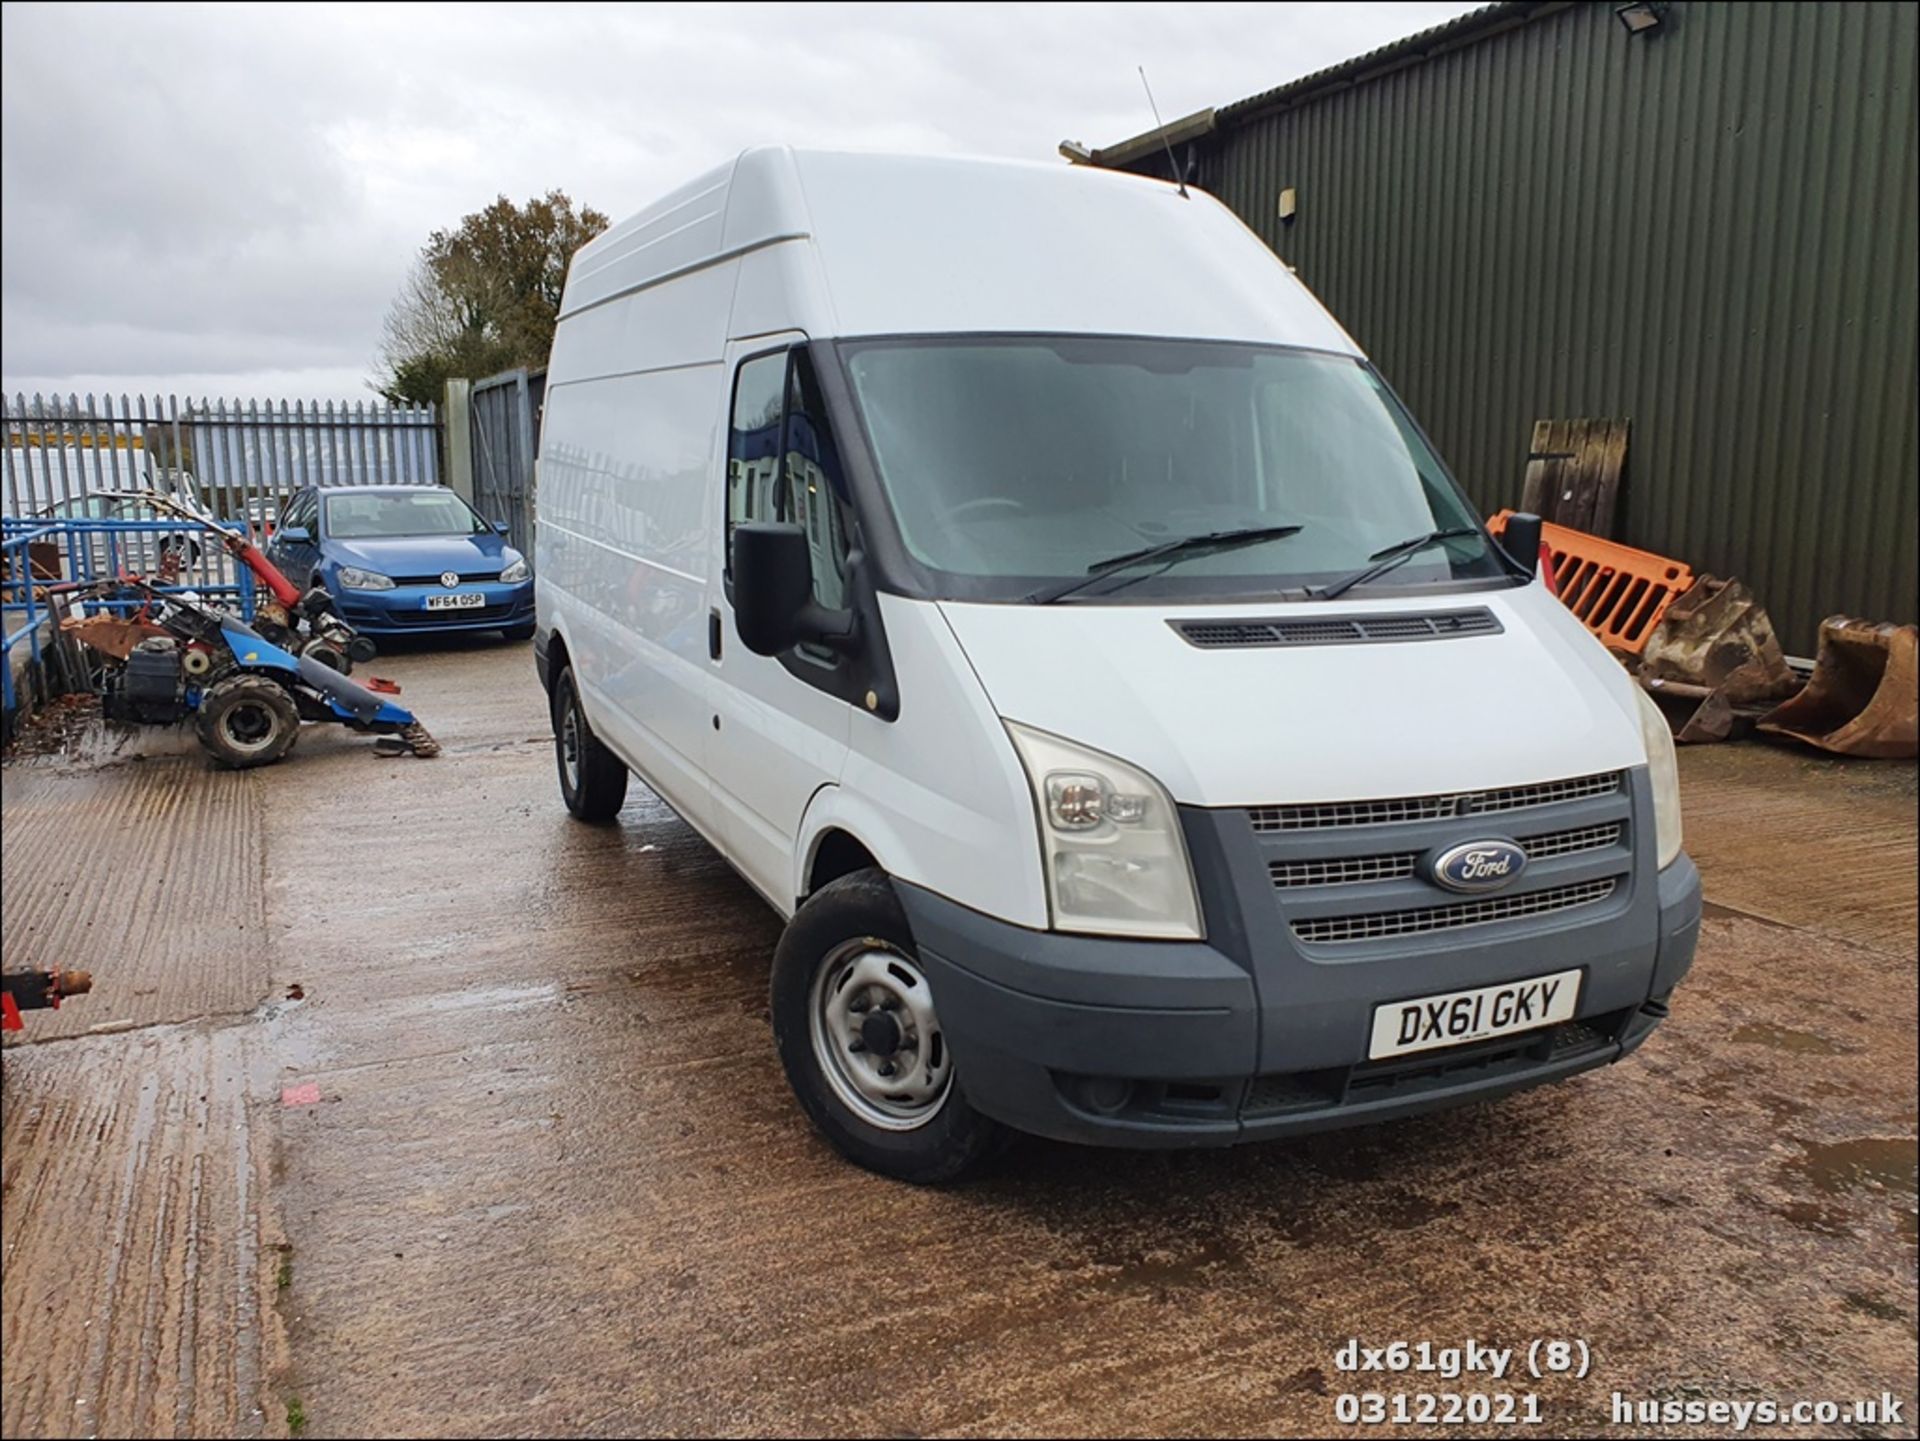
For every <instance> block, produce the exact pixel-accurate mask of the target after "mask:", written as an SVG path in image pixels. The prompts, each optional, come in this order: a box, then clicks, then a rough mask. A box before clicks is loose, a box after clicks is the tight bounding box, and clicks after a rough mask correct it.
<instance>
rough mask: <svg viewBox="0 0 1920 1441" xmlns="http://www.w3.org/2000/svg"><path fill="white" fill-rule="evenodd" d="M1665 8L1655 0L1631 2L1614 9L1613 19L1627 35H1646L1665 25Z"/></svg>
mask: <svg viewBox="0 0 1920 1441" xmlns="http://www.w3.org/2000/svg"><path fill="white" fill-rule="evenodd" d="M1666 12H1667V7H1666V6H1664V5H1661V4H1657V3H1655V0H1632V3H1630V4H1626V5H1619V6H1615V7H1614V11H1613V18H1614V19H1616V20H1618V21H1619V22H1620V25H1621V28H1622V29H1624V30H1625V31H1626V32H1627V34H1629V35H1646V34H1648V33H1650V32H1652V31H1655V30H1658V29H1659V28H1660V27H1661V26H1662V25H1664V24H1666V23H1667V13H1666Z"/></svg>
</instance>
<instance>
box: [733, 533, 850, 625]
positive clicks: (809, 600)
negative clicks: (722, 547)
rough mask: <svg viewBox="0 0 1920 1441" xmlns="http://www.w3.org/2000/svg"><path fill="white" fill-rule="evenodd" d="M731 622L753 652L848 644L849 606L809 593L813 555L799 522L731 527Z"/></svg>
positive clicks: (811, 587) (811, 591) (811, 586)
mask: <svg viewBox="0 0 1920 1441" xmlns="http://www.w3.org/2000/svg"><path fill="white" fill-rule="evenodd" d="M733 623H734V626H735V627H736V628H737V629H738V630H739V632H740V643H741V644H742V645H744V646H745V647H746V648H747V649H748V650H750V651H752V652H753V653H754V654H755V655H779V654H780V653H781V652H783V651H788V650H792V649H793V648H794V647H795V646H796V645H809V644H812V645H825V646H829V647H831V648H833V649H835V650H846V649H848V648H849V645H850V642H851V641H852V638H853V612H852V611H847V610H826V609H823V608H822V607H821V606H819V605H817V604H816V603H815V602H814V599H813V559H812V556H811V554H810V553H809V551H808V548H807V533H806V532H805V531H804V530H802V529H801V528H800V527H799V526H797V525H779V524H775V523H773V522H771V521H758V520H750V521H743V522H742V523H741V524H739V525H736V526H735V527H734V528H733Z"/></svg>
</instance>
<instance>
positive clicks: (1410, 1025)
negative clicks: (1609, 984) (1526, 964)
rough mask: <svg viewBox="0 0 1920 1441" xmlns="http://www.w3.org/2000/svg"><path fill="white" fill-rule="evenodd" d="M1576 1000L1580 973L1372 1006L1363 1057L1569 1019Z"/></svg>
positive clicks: (1451, 1043) (1377, 1057)
mask: <svg viewBox="0 0 1920 1441" xmlns="http://www.w3.org/2000/svg"><path fill="white" fill-rule="evenodd" d="M1579 1004H1580V972H1578V971H1557V972H1555V973H1554V974H1553V975H1551V976H1535V977H1533V978H1532V979H1531V980H1525V981H1508V982H1506V983H1504V984H1502V985H1498V986H1481V987H1480V988H1479V989H1478V990H1472V991H1447V992H1444V993H1443V994H1441V995H1437V996H1421V997H1418V998H1417V999H1415V1000H1410V1001H1393V1002H1390V1003H1388V1004H1387V1005H1384V1006H1376V1007H1375V1008H1374V1012H1373V1043H1372V1044H1371V1045H1370V1046H1369V1047H1368V1048H1367V1059H1368V1060H1370V1061H1378V1060H1381V1059H1383V1058H1385V1057H1388V1056H1404V1055H1408V1054H1410V1053H1412V1052H1414V1051H1431V1050H1434V1049H1436V1048H1437V1047H1440V1046H1464V1045H1466V1044H1468V1043H1469V1042H1472V1041H1484V1040H1488V1039H1490V1038H1491V1037H1494V1036H1507V1035H1512V1034H1513V1033H1514V1032H1516V1031H1531V1030H1537V1029H1538V1028H1539V1027H1541V1026H1553V1025H1558V1024H1559V1023H1560V1022H1562V1021H1570V1020H1572V1019H1573V1013H1574V1011H1575V1010H1576V1009H1578V1007H1579Z"/></svg>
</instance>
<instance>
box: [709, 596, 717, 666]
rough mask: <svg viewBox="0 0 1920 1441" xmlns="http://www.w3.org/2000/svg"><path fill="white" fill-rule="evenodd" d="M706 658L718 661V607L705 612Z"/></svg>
mask: <svg viewBox="0 0 1920 1441" xmlns="http://www.w3.org/2000/svg"><path fill="white" fill-rule="evenodd" d="M707 656H708V658H709V659H711V660H719V659H720V608H719V607H718V606H715V607H714V608H713V609H712V610H709V611H708V612H707Z"/></svg>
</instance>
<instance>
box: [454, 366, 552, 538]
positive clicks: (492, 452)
mask: <svg viewBox="0 0 1920 1441" xmlns="http://www.w3.org/2000/svg"><path fill="white" fill-rule="evenodd" d="M546 395H547V373H546V371H544V370H535V371H527V370H509V371H506V372H505V373H504V374H501V375H495V376H490V377H489V378H487V379H486V380H479V381H475V382H474V386H473V398H472V401H471V402H470V404H471V407H472V409H471V412H470V413H471V416H472V433H473V504H474V508H475V509H476V510H478V511H479V512H480V514H482V515H483V516H485V517H486V518H487V519H488V520H504V521H505V522H506V523H507V540H508V542H509V543H510V544H511V545H512V546H513V548H514V549H515V550H517V551H519V552H520V553H521V554H522V555H524V556H525V557H526V558H527V561H528V563H529V564H531V563H532V561H533V461H534V457H535V456H537V455H538V454H539V453H540V410H541V406H542V404H543V403H544V402H545V400H546Z"/></svg>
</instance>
